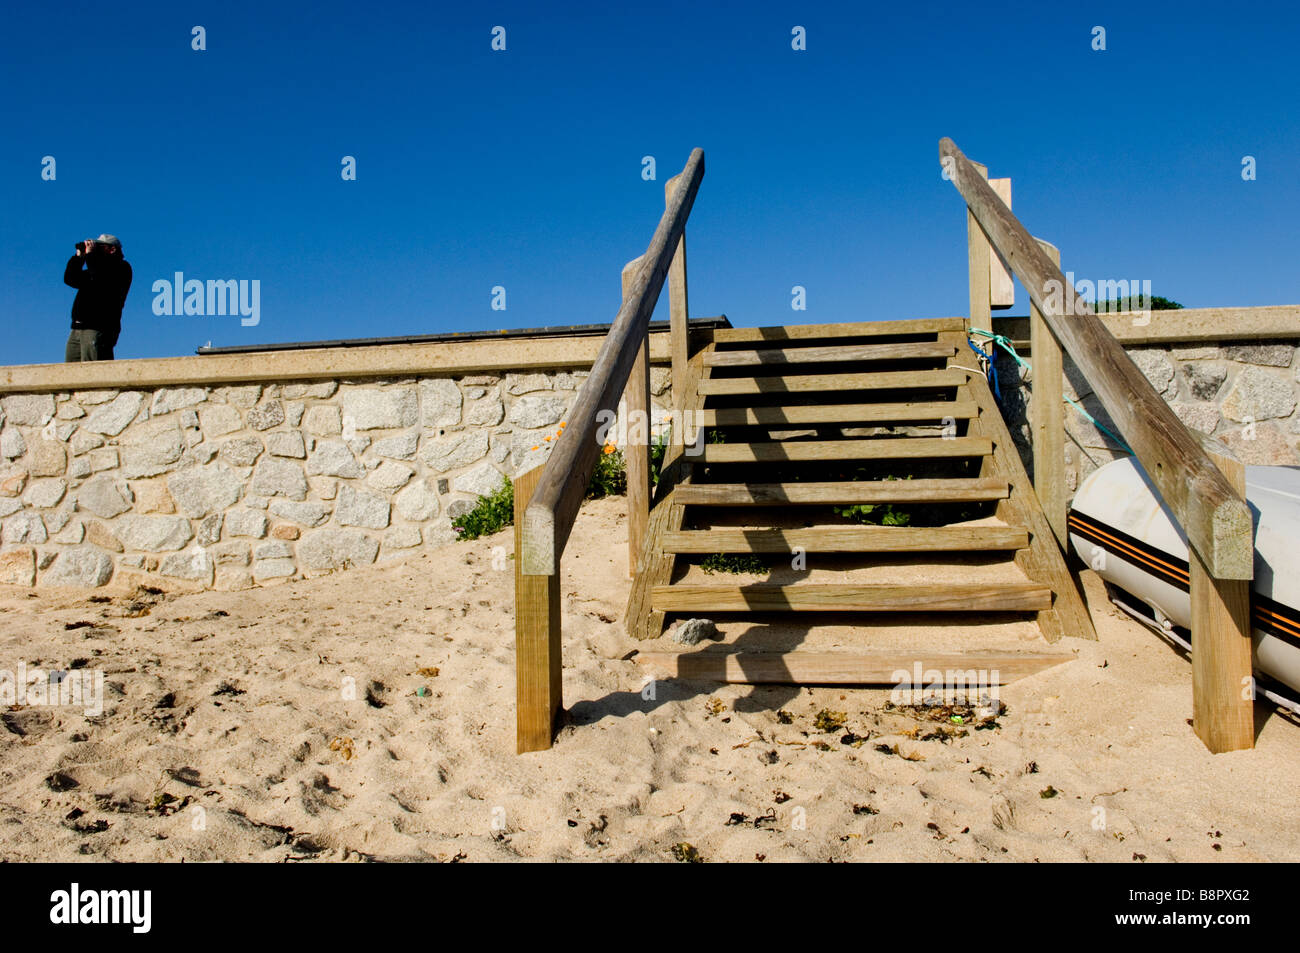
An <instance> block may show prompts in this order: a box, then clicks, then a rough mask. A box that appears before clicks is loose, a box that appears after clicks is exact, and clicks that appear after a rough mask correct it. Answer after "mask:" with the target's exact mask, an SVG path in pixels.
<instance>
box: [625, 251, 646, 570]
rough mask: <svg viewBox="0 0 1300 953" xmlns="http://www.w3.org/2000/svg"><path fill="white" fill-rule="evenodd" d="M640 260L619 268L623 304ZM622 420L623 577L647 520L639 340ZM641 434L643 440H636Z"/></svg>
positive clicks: (638, 550) (643, 381)
mask: <svg viewBox="0 0 1300 953" xmlns="http://www.w3.org/2000/svg"><path fill="white" fill-rule="evenodd" d="M640 267H641V259H640V258H636V259H633V260H632V261H630V262H628V263H627V264H626V265H625V266H624V267H623V299H624V300H625V301H626V300H627V298H628V295H629V294H630V293H631V291H632V285H633V284H634V283H635V281H636V274H637V271H638V270H639V269H640ZM623 411H624V414H625V417H624V420H625V421H630V422H631V423H629V424H628V431H627V432H628V435H629V440H628V445H627V446H625V447H624V448H623V459H624V461H625V463H626V469H627V574H628V575H629V576H632V575H635V574H636V562H637V560H638V559H639V558H640V556H641V549H642V546H643V544H644V542H645V530H646V523H647V522H648V521H649V519H650V433H649V429H650V350H649V342H647V341H642V342H641V347H640V348H639V349H638V351H637V357H636V363H634V364H633V365H632V372H631V374H629V375H628V379H627V386H626V388H624V390H623ZM643 434H644V437H645V439H644V440H643V441H637V440H635V439H633V438H638V437H640V436H642V435H643Z"/></svg>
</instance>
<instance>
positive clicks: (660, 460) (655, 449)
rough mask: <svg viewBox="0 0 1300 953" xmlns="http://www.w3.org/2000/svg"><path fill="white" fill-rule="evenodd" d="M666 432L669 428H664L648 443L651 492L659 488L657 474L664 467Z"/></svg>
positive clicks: (666, 452) (666, 447) (666, 450)
mask: <svg viewBox="0 0 1300 953" xmlns="http://www.w3.org/2000/svg"><path fill="white" fill-rule="evenodd" d="M668 434H669V430H667V429H665V430H664V432H663V433H662V434H660V435H659V436H658V437H657V438H655V439H654V440H653V441H652V442H651V443H650V491H651V492H652V493H653V492H654V491H655V490H657V489H658V488H659V474H660V471H662V470H663V468H664V457H665V456H667V454H668Z"/></svg>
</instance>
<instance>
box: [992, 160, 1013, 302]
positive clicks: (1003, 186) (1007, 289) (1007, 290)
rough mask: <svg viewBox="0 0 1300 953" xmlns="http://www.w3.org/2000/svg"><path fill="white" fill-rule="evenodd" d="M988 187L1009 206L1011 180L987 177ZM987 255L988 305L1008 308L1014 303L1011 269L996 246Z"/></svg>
mask: <svg viewBox="0 0 1300 953" xmlns="http://www.w3.org/2000/svg"><path fill="white" fill-rule="evenodd" d="M989 187H990V188H991V189H993V191H994V192H996V193H997V196H998V198H1000V199H1001V200H1002V203H1003V204H1004V205H1006V207H1007V208H1011V180H1010V179H989ZM992 251H993V254H992V255H990V256H989V307H990V308H992V309H993V310H994V311H1000V310H1002V309H1004V308H1009V307H1011V306H1012V305H1013V304H1015V303H1016V286H1015V284H1014V283H1013V281H1012V278H1011V269H1010V268H1008V267H1007V263H1006V261H1005V260H1004V259H1003V257H1002V255H1001V254H1000V253H999V252H998V250H997V249H996V248H994V249H992Z"/></svg>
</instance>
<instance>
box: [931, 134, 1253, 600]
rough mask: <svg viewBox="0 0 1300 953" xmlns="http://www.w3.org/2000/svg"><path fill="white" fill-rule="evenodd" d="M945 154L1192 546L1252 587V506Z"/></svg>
mask: <svg viewBox="0 0 1300 953" xmlns="http://www.w3.org/2000/svg"><path fill="white" fill-rule="evenodd" d="M939 152H940V156H941V157H942V159H943V160H944V161H945V162H946V161H947V160H949V159H952V160H954V162H953V166H954V167H955V172H954V174H953V184H954V185H955V186H956V187H957V189H958V190H959V191H960V192H961V194H962V197H963V198H964V199H965V200H966V205H967V208H968V209H969V210H970V211H971V213H972V214H973V215H974V216H975V217H976V218H977V219H978V221H979V224H980V226H981V227H982V228H983V230H984V232H985V233H986V234H987V235H989V236H990V237H991V239H992V241H993V244H995V245H996V246H997V248H998V250H999V251H1001V252H1002V254H1003V255H1004V256H1005V258H1006V260H1007V263H1008V264H1009V265H1010V266H1011V268H1012V270H1013V271H1014V272H1015V274H1016V277H1017V278H1019V279H1020V283H1021V284H1022V285H1024V287H1025V290H1026V291H1028V292H1029V296H1030V299H1031V300H1032V301H1033V302H1034V304H1035V305H1037V307H1038V309H1039V310H1040V311H1041V312H1042V314H1043V318H1044V320H1046V321H1047V323H1048V325H1049V326H1050V327H1051V329H1052V333H1053V334H1054V335H1055V336H1056V339H1057V341H1059V342H1060V344H1061V347H1062V349H1063V350H1064V351H1065V352H1066V353H1067V354H1069V355H1070V357H1071V359H1072V360H1073V361H1074V362H1075V364H1076V365H1077V366H1078V368H1079V370H1080V371H1082V373H1083V375H1084V377H1086V378H1087V380H1088V382H1089V383H1090V384H1091V385H1092V387H1093V389H1094V391H1095V392H1096V394H1097V396H1098V397H1099V398H1100V400H1101V403H1102V406H1104V407H1105V408H1106V410H1107V412H1108V413H1109V414H1110V416H1111V419H1112V420H1114V421H1115V423H1116V425H1117V426H1118V429H1119V432H1120V435H1121V436H1122V437H1123V438H1124V439H1125V441H1127V443H1128V445H1129V446H1130V447H1132V448H1133V450H1134V451H1135V452H1136V454H1137V457H1138V460H1139V461H1140V462H1141V463H1142V467H1143V469H1144V470H1146V472H1147V474H1148V476H1150V478H1151V480H1152V482H1153V483H1154V484H1155V486H1156V488H1157V489H1158V490H1159V491H1160V495H1161V497H1162V498H1163V499H1164V501H1165V503H1167V504H1168V505H1169V507H1170V509H1171V510H1172V511H1173V513H1174V515H1175V516H1176V517H1177V519H1178V522H1179V524H1180V525H1181V526H1182V527H1183V530H1184V531H1185V532H1186V534H1187V538H1188V541H1189V543H1190V545H1191V546H1192V547H1193V548H1194V549H1196V550H1197V552H1199V553H1200V555H1201V557H1202V558H1203V559H1204V560H1205V562H1206V565H1208V566H1209V567H1210V568H1211V570H1212V571H1213V574H1214V576H1215V578H1217V579H1250V578H1251V577H1252V575H1253V573H1254V548H1253V546H1252V545H1251V544H1250V534H1251V516H1250V510H1249V509H1248V508H1247V506H1246V503H1245V500H1244V499H1243V498H1242V497H1241V496H1240V494H1238V493H1237V492H1236V491H1234V490H1233V488H1232V486H1231V485H1230V484H1229V483H1228V481H1227V480H1226V479H1225V478H1224V476H1223V474H1222V473H1220V472H1219V470H1218V468H1216V467H1215V466H1214V464H1213V463H1212V462H1211V461H1210V459H1209V457H1208V456H1206V454H1205V451H1204V450H1202V449H1201V447H1200V444H1199V443H1198V442H1197V441H1196V440H1195V438H1193V437H1192V435H1191V434H1190V433H1189V432H1188V430H1187V428H1186V427H1185V426H1184V425H1183V423H1182V421H1180V420H1179V419H1178V416H1177V415H1176V414H1175V413H1174V412H1173V410H1172V408H1170V406H1169V405H1168V404H1166V403H1165V402H1164V400H1163V399H1162V398H1161V397H1160V395H1159V394H1157V393H1156V391H1155V388H1153V387H1152V386H1151V383H1150V381H1148V380H1147V379H1146V376H1145V375H1144V374H1143V373H1142V371H1141V370H1139V369H1138V367H1137V365H1136V364H1134V363H1133V361H1132V360H1131V359H1130V358H1129V356H1128V355H1127V354H1126V353H1125V352H1124V348H1123V347H1122V346H1121V345H1120V343H1119V341H1117V340H1116V339H1115V336H1114V335H1112V334H1111V333H1110V332H1109V331H1108V330H1107V328H1106V325H1105V324H1103V323H1102V322H1101V321H1099V320H1098V319H1097V317H1096V316H1095V315H1094V314H1092V311H1091V308H1090V307H1089V306H1088V304H1087V302H1085V301H1082V300H1080V299H1079V297H1078V295H1077V294H1076V293H1075V290H1074V288H1073V287H1071V285H1070V283H1069V282H1068V281H1067V280H1066V279H1065V276H1064V275H1063V274H1061V270H1060V269H1059V268H1058V267H1056V266H1055V265H1054V264H1052V261H1051V259H1050V258H1048V257H1047V255H1046V253H1045V252H1044V251H1043V250H1042V249H1041V248H1039V247H1038V244H1037V242H1035V241H1034V239H1033V238H1032V237H1031V236H1030V234H1029V232H1027V231H1026V230H1025V227H1024V226H1023V225H1022V224H1020V222H1019V221H1018V220H1017V219H1016V218H1015V216H1013V215H1012V214H1011V213H1010V212H1009V211H1008V210H1007V208H1006V206H1004V205H1003V204H1002V202H1001V200H1000V199H999V198H998V197H997V196H996V195H995V194H994V193H993V190H992V189H990V188H989V185H988V183H987V182H985V181H984V179H983V178H982V177H981V176H980V174H979V172H978V171H977V170H976V169H975V168H974V166H973V165H972V164H971V162H970V160H969V159H967V158H966V157H965V156H964V155H962V152H961V150H960V149H958V148H957V146H956V145H955V144H954V143H953V142H952V140H951V139H946V138H945V139H943V140H941V141H940V143H939Z"/></svg>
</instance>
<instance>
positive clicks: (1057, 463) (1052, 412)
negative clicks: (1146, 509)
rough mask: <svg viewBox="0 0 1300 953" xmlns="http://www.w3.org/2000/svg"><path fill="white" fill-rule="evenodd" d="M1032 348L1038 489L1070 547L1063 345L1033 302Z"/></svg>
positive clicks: (1050, 250)
mask: <svg viewBox="0 0 1300 953" xmlns="http://www.w3.org/2000/svg"><path fill="white" fill-rule="evenodd" d="M1035 240H1036V241H1037V242H1038V244H1039V246H1040V247H1041V248H1042V249H1043V251H1044V252H1046V253H1047V257H1048V258H1050V259H1052V264H1054V265H1057V266H1059V265H1060V264H1061V253H1060V251H1059V250H1058V249H1057V248H1056V246H1055V245H1052V244H1050V243H1049V242H1045V241H1043V240H1042V239H1035ZM1029 349H1030V352H1031V353H1032V354H1033V359H1034V363H1033V368H1034V369H1033V379H1032V380H1033V397H1032V398H1031V399H1030V402H1029V425H1030V431H1031V436H1032V438H1033V452H1034V491H1035V492H1036V493H1037V494H1038V502H1039V503H1040V504H1041V505H1042V507H1043V513H1044V514H1045V515H1046V516H1047V522H1048V524H1049V525H1050V526H1051V527H1052V533H1053V534H1054V535H1055V536H1056V542H1057V543H1058V544H1059V545H1060V547H1061V549H1063V550H1066V551H1068V550H1069V542H1068V537H1067V530H1066V523H1065V511H1066V505H1067V504H1066V487H1065V403H1064V401H1063V400H1062V399H1061V398H1062V394H1063V393H1064V392H1065V391H1064V386H1065V385H1064V381H1063V376H1064V374H1063V369H1062V358H1061V345H1060V342H1058V341H1057V340H1056V336H1055V335H1054V334H1052V330H1051V328H1049V327H1048V326H1047V322H1046V321H1045V320H1044V319H1043V313H1042V312H1041V311H1039V310H1038V307H1037V306H1036V305H1035V304H1034V303H1033V301H1032V300H1031V301H1030V302H1029Z"/></svg>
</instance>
